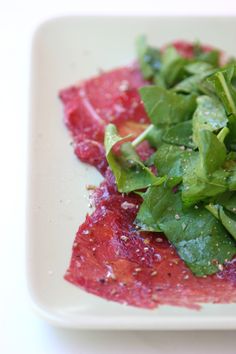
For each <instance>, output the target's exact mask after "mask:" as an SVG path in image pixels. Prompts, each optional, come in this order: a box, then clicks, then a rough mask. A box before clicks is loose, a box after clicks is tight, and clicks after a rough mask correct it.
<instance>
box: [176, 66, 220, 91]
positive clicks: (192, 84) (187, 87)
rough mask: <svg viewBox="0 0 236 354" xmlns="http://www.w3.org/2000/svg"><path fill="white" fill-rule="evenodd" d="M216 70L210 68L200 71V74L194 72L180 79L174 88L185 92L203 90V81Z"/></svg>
mask: <svg viewBox="0 0 236 354" xmlns="http://www.w3.org/2000/svg"><path fill="white" fill-rule="evenodd" d="M214 71H215V70H213V69H209V70H208V71H205V72H200V73H198V74H194V75H192V76H190V77H187V78H186V79H184V80H182V81H180V82H179V83H178V84H177V85H176V86H174V90H175V91H176V92H184V93H193V92H194V93H197V94H199V92H200V91H201V86H200V85H201V83H202V81H203V80H204V79H205V78H206V77H208V76H209V75H211V74H212V73H213V72H214Z"/></svg>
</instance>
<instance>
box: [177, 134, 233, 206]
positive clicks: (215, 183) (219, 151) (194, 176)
mask: <svg viewBox="0 0 236 354" xmlns="http://www.w3.org/2000/svg"><path fill="white" fill-rule="evenodd" d="M198 148H199V153H198V154H196V155H194V156H192V158H191V159H190V160H189V164H188V166H187V168H186V170H185V173H184V175H183V190H182V199H183V202H184V204H185V205H186V206H190V205H193V204H195V203H197V202H198V201H200V200H205V199H207V198H209V197H213V196H216V195H218V194H220V193H223V192H224V191H225V190H226V189H227V177H228V173H227V172H226V171H225V170H223V169H222V165H223V163H224V161H225V159H226V148H225V145H224V144H223V143H222V142H221V141H219V139H218V138H217V137H216V136H215V134H213V133H212V132H210V131H209V130H201V131H200V132H199V139H198Z"/></svg>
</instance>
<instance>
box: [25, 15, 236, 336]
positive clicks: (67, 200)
mask: <svg viewBox="0 0 236 354" xmlns="http://www.w3.org/2000/svg"><path fill="white" fill-rule="evenodd" d="M141 33H146V34H147V35H148V37H149V40H150V42H151V43H153V44H156V45H158V46H160V45H162V44H164V43H166V42H169V41H171V40H173V39H187V40H196V39H199V40H201V41H203V42H204V43H210V44H212V45H214V46H216V47H220V48H223V49H224V50H226V52H228V53H229V54H234V55H236V45H235V43H236V18H228V17H224V18H223V17H222V18H206V17H205V18H180V17H178V18H176V17H166V18H165V17H159V18H158V17H141V18H140V17H115V18H114V17H112V18H111V17H71V18H61V19H55V20H52V21H49V22H46V23H44V24H43V25H42V26H41V27H40V28H39V29H38V30H37V33H36V35H35V37H34V41H33V56H32V86H31V100H32V101H31V117H30V122H31V127H30V171H29V172H30V173H29V175H30V178H29V213H28V261H27V268H28V283H29V289H30V294H31V298H32V300H33V303H34V306H35V308H36V309H37V311H38V312H39V313H40V314H41V315H43V316H44V317H45V318H46V319H47V320H49V321H50V322H51V323H53V324H56V325H60V326H65V327H74V328H90V329H95V328H100V329H102V328H105V329H236V304H230V305H216V304H215V305H213V304H207V305H204V306H203V307H202V310H201V311H193V310H188V309H184V308H178V307H176V308H175V307H169V306H162V307H160V308H159V309H157V310H152V311H150V310H143V309H136V308H133V307H127V306H124V305H120V304H117V303H114V302H108V301H106V300H103V299H100V298H98V297H96V296H94V295H90V294H88V293H86V292H84V291H82V290H80V289H79V288H77V287H75V286H73V285H71V284H69V283H68V282H66V281H64V279H63V275H64V273H65V270H66V268H67V266H68V264H69V260H70V256H71V247H72V243H73V239H74V236H75V233H76V230H77V228H78V226H79V225H80V224H81V223H82V222H83V220H84V218H85V214H86V212H87V210H88V201H87V196H86V194H87V193H86V190H85V184H94V183H95V182H96V183H99V181H100V180H101V177H100V176H99V174H98V172H96V170H95V169H94V168H92V167H90V166H87V165H84V164H82V163H80V162H79V161H78V160H77V159H76V157H75V156H74V154H73V149H72V147H71V146H70V141H71V138H70V136H69V133H68V131H67V130H66V128H65V126H64V124H63V120H62V105H61V104H60V102H59V100H58V98H57V94H58V90H59V89H61V88H64V87H67V86H69V85H71V84H73V83H74V82H76V81H78V80H81V79H85V78H88V77H90V76H91V75H94V74H96V73H97V72H98V69H99V68H103V69H110V68H112V67H115V66H119V65H122V64H124V63H128V62H130V61H132V60H133V58H134V57H135V53H134V39H135V37H136V36H137V35H138V34H141Z"/></svg>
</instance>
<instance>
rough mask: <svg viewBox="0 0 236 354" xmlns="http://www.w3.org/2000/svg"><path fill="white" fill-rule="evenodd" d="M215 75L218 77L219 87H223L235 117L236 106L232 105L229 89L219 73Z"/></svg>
mask: <svg viewBox="0 0 236 354" xmlns="http://www.w3.org/2000/svg"><path fill="white" fill-rule="evenodd" d="M217 75H218V78H219V80H220V83H221V85H222V87H223V89H224V91H225V96H226V97H227V99H228V101H229V104H230V106H231V109H232V112H233V114H234V115H235V114H236V106H235V104H234V100H233V98H232V96H231V93H230V91H229V88H228V86H227V83H226V81H225V78H224V75H223V74H222V73H221V72H219V73H218V74H217Z"/></svg>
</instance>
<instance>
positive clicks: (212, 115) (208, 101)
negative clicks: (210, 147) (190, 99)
mask: <svg viewBox="0 0 236 354" xmlns="http://www.w3.org/2000/svg"><path fill="white" fill-rule="evenodd" d="M192 123H193V141H194V143H195V144H196V145H198V143H199V134H200V132H201V130H202V129H206V130H209V131H211V132H215V131H218V130H219V129H221V128H223V127H226V125H227V123H228V118H227V116H226V113H225V110H224V107H223V106H222V104H221V103H220V101H219V100H218V99H217V98H214V97H209V96H200V97H198V98H197V109H196V111H195V112H194V115H193V121H192Z"/></svg>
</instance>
